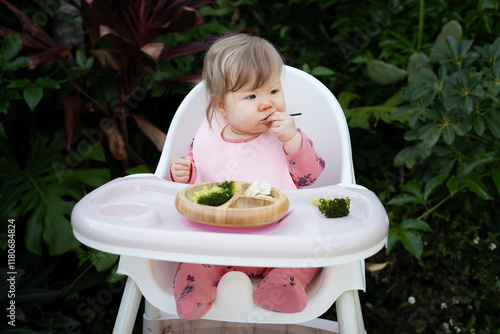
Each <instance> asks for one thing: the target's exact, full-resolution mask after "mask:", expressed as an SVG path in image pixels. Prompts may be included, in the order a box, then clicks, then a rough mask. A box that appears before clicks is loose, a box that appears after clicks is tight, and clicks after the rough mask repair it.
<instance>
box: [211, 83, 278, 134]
mask: <svg viewBox="0 0 500 334" xmlns="http://www.w3.org/2000/svg"><path fill="white" fill-rule="evenodd" d="M217 109H218V111H219V113H220V114H221V115H222V116H223V117H224V118H225V119H226V120H227V122H228V123H229V125H230V126H231V129H232V131H233V132H235V131H237V132H239V133H240V134H241V135H243V136H244V135H248V136H251V135H258V134H260V133H262V132H264V131H266V130H268V129H269V127H270V125H271V122H269V121H268V120H267V118H268V117H269V116H271V115H272V114H273V113H275V112H285V111H286V106H285V97H284V95H283V89H282V87H281V81H280V77H279V76H276V77H273V78H271V80H269V81H268V82H266V83H265V84H264V85H262V86H261V87H259V88H257V89H253V86H252V85H246V86H244V87H242V88H241V89H240V90H238V91H236V92H229V93H228V94H227V95H226V96H225V98H224V100H223V101H220V102H219V104H218V105H217Z"/></svg>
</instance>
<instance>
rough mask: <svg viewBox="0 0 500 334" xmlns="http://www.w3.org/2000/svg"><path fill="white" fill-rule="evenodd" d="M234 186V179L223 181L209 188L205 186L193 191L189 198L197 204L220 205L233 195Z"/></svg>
mask: <svg viewBox="0 0 500 334" xmlns="http://www.w3.org/2000/svg"><path fill="white" fill-rule="evenodd" d="M235 188H236V184H235V182H234V181H225V182H223V183H222V184H220V185H218V186H215V187H212V188H210V189H209V188H207V187H206V186H205V187H203V189H202V190H200V191H195V192H193V197H192V198H191V200H192V201H193V202H196V203H198V204H203V205H210V206H220V205H222V204H224V203H226V202H227V201H229V200H230V199H231V197H233V194H234V190H235Z"/></svg>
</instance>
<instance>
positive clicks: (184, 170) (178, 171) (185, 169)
mask: <svg viewBox="0 0 500 334" xmlns="http://www.w3.org/2000/svg"><path fill="white" fill-rule="evenodd" d="M170 173H171V174H172V179H173V180H174V181H175V182H179V183H187V182H189V179H190V178H191V159H189V158H177V159H175V160H174V162H173V163H172V166H171V167H170Z"/></svg>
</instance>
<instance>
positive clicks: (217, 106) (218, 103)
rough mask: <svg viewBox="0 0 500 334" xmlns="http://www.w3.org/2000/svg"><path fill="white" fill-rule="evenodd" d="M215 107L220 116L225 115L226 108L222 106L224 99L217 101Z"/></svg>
mask: <svg viewBox="0 0 500 334" xmlns="http://www.w3.org/2000/svg"><path fill="white" fill-rule="evenodd" d="M216 108H217V111H218V112H219V114H220V115H221V116H222V117H224V118H225V117H226V115H227V112H226V108H225V106H224V101H223V100H219V102H217V104H216Z"/></svg>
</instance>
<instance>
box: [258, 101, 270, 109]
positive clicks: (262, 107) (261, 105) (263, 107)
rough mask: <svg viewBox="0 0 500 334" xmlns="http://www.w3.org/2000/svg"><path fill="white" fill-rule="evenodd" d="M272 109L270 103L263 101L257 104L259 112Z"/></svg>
mask: <svg viewBox="0 0 500 334" xmlns="http://www.w3.org/2000/svg"><path fill="white" fill-rule="evenodd" d="M271 107H272V104H271V101H269V100H264V101H262V102H261V103H260V104H259V110H260V111H264V110H267V109H269V108H271Z"/></svg>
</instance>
